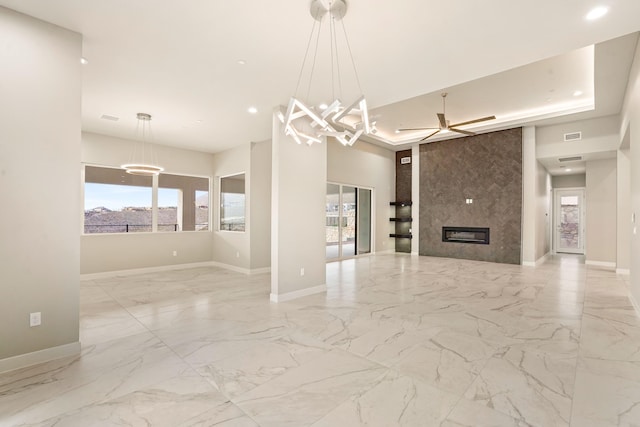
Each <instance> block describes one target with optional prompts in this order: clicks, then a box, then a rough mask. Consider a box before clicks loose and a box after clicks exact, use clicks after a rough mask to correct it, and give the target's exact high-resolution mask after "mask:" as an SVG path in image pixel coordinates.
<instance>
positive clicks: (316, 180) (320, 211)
mask: <svg viewBox="0 0 640 427" xmlns="http://www.w3.org/2000/svg"><path fill="white" fill-rule="evenodd" d="M272 168H273V169H272V185H271V191H272V193H271V218H272V221H271V300H272V301H283V300H286V299H291V298H295V297H299V296H302V295H305V294H310V293H316V292H322V291H324V290H326V260H325V257H326V252H325V251H326V249H325V223H326V218H325V207H326V196H325V195H326V188H327V144H313V145H312V146H310V147H309V146H307V145H306V144H305V145H298V144H296V143H295V142H294V141H293V139H292V138H290V137H288V136H285V135H284V132H283V130H282V124H281V123H280V120H278V118H277V117H276V115H275V114H274V117H273V138H272ZM303 268H304V275H302V272H301V269H303Z"/></svg>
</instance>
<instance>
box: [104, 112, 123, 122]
mask: <svg viewBox="0 0 640 427" xmlns="http://www.w3.org/2000/svg"><path fill="white" fill-rule="evenodd" d="M100 118H101V119H102V120H111V121H112V122H117V121H118V120H120V117H116V116H110V115H108V114H103V115H102V116H100Z"/></svg>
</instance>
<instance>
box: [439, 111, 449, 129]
mask: <svg viewBox="0 0 640 427" xmlns="http://www.w3.org/2000/svg"><path fill="white" fill-rule="evenodd" d="M438 120H440V128H441V129H446V128H447V120H446V119H445V118H444V114H442V113H438Z"/></svg>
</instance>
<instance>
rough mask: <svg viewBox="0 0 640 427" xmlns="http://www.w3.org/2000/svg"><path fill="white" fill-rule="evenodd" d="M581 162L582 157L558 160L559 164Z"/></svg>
mask: <svg viewBox="0 0 640 427" xmlns="http://www.w3.org/2000/svg"><path fill="white" fill-rule="evenodd" d="M579 160H582V156H575V157H562V158H560V159H558V161H559V162H561V163H562V162H577V161H579Z"/></svg>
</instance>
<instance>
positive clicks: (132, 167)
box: [120, 113, 164, 176]
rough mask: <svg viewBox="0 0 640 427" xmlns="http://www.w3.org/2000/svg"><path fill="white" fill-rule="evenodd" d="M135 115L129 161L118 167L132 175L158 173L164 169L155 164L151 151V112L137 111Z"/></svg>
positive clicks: (155, 160)
mask: <svg viewBox="0 0 640 427" xmlns="http://www.w3.org/2000/svg"><path fill="white" fill-rule="evenodd" d="M136 117H137V118H138V123H137V125H136V141H135V143H134V145H133V149H132V151H131V156H130V158H129V163H127V164H124V165H122V166H120V167H121V168H123V169H124V170H125V171H126V172H127V173H130V174H132V175H141V176H153V175H158V174H159V173H160V172H162V171H163V170H164V169H163V168H162V167H160V166H155V165H157V164H158V161H157V159H156V157H155V155H154V152H153V141H152V140H153V134H152V133H151V114H147V113H138V114H137V115H136ZM149 162H151V163H149Z"/></svg>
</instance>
